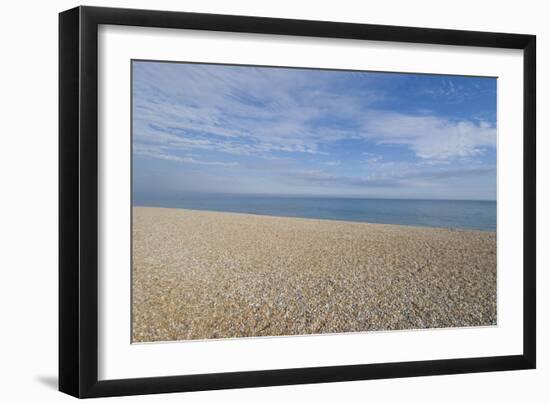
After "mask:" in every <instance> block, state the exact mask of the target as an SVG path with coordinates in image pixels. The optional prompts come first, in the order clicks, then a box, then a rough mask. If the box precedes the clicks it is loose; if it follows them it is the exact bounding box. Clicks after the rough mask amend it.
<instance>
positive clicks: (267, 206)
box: [133, 194, 496, 231]
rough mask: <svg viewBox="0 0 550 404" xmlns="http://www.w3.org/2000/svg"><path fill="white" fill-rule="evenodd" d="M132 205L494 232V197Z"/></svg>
mask: <svg viewBox="0 0 550 404" xmlns="http://www.w3.org/2000/svg"><path fill="white" fill-rule="evenodd" d="M133 205H134V206H155V207H165V208H183V209H197V210H212V211H218V212H236V213H251V214H256V215H270V216H285V217H302V218H312V219H330V220H347V221H352V222H368V223H386V224H399V225H407V226H429V227H445V228H455V229H475V230H484V231H496V202H495V201H459V200H417V199H359V198H331V197H283V196H256V195H219V194H217V195H206V194H198V195H185V196H181V197H166V198H158V197H157V198H155V197H143V196H136V195H134V198H133Z"/></svg>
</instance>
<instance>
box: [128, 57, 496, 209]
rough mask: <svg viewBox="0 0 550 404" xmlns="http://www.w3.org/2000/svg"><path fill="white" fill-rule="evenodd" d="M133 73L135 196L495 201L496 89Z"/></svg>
mask: <svg viewBox="0 0 550 404" xmlns="http://www.w3.org/2000/svg"><path fill="white" fill-rule="evenodd" d="M132 69H133V83H132V92H133V94H132V97H133V130H132V131H133V189H134V195H149V196H154V195H158V196H159V197H170V196H176V197H177V196H179V195H182V194H185V193H187V192H224V193H227V192H234V193H258V194H281V195H327V196H341V197H347V196H350V197H372V198H379V197H382V198H420V199H490V200H494V199H496V86H497V81H496V79H494V78H474V77H461V76H441V75H425V74H423V75H419V74H392V73H375V72H355V71H354V72H351V71H329V70H311V69H288V68H270V67H245V66H228V65H206V64H190V63H161V62H143V61H134V62H133V64H132Z"/></svg>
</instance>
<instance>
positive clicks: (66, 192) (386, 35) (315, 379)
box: [59, 7, 536, 398]
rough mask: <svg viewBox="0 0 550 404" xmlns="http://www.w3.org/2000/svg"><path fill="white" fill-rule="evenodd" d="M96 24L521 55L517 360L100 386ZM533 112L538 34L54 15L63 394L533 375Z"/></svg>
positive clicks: (150, 15)
mask: <svg viewBox="0 0 550 404" xmlns="http://www.w3.org/2000/svg"><path fill="white" fill-rule="evenodd" d="M100 24H113V25H126V26H140V27H159V28H180V29H195V30H209V31H226V32H242V33H259V34H277V35H293V36H308V37H320V38H321V37H322V38H344V39H359V40H376V41H390V42H405V43H426V44H439V45H449V46H453V45H463V46H476V47H487V48H510V49H520V50H523V60H524V78H523V80H524V83H523V85H524V89H523V105H524V110H523V120H524V123H523V125H524V126H523V139H524V155H523V168H524V178H523V179H524V190H523V192H524V199H523V200H524V211H523V218H524V233H523V243H524V245H523V248H524V260H523V354H521V355H513V356H495V357H483V358H467V359H445V360H428V361H416V362H399V363H379V364H364V365H350V366H331V367H314V368H299V369H281V370H263V371H250V372H235V373H218V374H191V375H181V376H170V377H151V378H139V379H122V380H105V381H100V380H98V376H97V375H98V322H97V319H98V270H97V265H98V139H97V130H98V87H97V85H98V65H97V63H98V54H97V53H98V26H99V25H100ZM535 107H536V37H535V36H534V35H519V34H504V33H489V32H472V31H458V30H443V29H426V28H410V27H397V26H382V25H368V24H351V23H340V22H323V21H308V20H289V19H279V18H261V17H245V16H230V15H214V14H197V13H185V12H167V11H150V10H131V9H114V8H97V7H77V8H73V9H71V10H68V11H64V12H62V13H60V15H59V390H60V391H62V392H65V393H67V394H70V395H72V396H75V397H81V398H85V397H104V396H120V395H134V394H150V393H168V392H183V391H196V390H213V389H227V388H243V387H260V386H274V385H291V384H301V383H324V382H336V381H350V380H364V379H382V378H396V377H411V376H427V375H442V374H459V373H470V372H489V371H502V370H514V369H533V368H535V366H536V365H535V364H536V323H535V321H536V290H535V281H536V279H535V277H536V227H535V226H536V224H535V211H536V201H535V193H536V171H535V167H536V161H535V158H536V155H535V145H536V138H535V137H536V133H535V130H536V129H535V121H536V108H535ZM518 270H519V268H518Z"/></svg>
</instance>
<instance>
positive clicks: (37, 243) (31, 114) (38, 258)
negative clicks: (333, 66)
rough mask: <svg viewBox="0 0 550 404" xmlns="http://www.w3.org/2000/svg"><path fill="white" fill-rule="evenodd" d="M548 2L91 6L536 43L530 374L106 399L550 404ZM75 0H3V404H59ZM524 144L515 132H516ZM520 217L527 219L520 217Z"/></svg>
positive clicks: (293, 0) (164, 0) (281, 0)
mask: <svg viewBox="0 0 550 404" xmlns="http://www.w3.org/2000/svg"><path fill="white" fill-rule="evenodd" d="M545 3H546V2H543V1H534V0H533V1H532V0H523V1H520V2H518V1H514V2H503V1H496V0H491V1H479V0H476V1H471V0H462V1H453V2H444V1H438V0H434V1H431V0H417V1H407V0H399V1H397V0H387V1H372V2H370V4H369V2H367V1H352V0H339V1H331V2H324V3H323V2H321V1H320V0H317V1H298V0H288V1H287V0H278V1H270V2H266V1H258V0H231V1H222V0H187V1H185V2H182V1H169V0H157V1H155V2H152V1H150V2H147V1H137V0H134V1H118V0H110V1H90V2H89V3H87V5H98V6H111V7H133V8H156V9H165V10H181V11H198V12H210V13H226V14H244V15H258V16H272V17H286V18H304V19H318V20H334V21H348V22H362V23H375V24H389V25H409V26H421V27H434V28H456V29H468V30H484V31H502V32H518V33H531V34H536V35H537V36H538V66H537V68H538V72H539V74H538V78H537V79H538V108H537V109H538V114H539V119H538V160H539V162H538V207H539V208H538V227H539V230H538V250H539V251H538V307H539V315H538V319H539V323H538V324H539V326H538V339H539V344H538V348H539V356H538V369H537V370H534V371H516V372H500V373H487V374H469V375H461V376H438V377H422V378H412V379H397V380H379V381H365V382H347V383H332V384H322V385H305V386H290V387H288V386H285V387H274V388H262V389H244V390H226V391H217V392H200V393H185V394H168V395H157V396H142V397H130V398H115V399H110V400H109V401H110V402H127V403H145V402H147V403H153V402H158V403H169V402H173V403H175V402H180V401H181V400H186V402H189V403H215V402H237V401H238V402H240V403H254V402H273V403H280V402H289V401H292V402H300V401H303V402H327V403H328V402H334V401H344V402H364V401H366V400H369V401H371V402H381V401H383V402H422V403H440V402H446V403H463V402H465V401H473V402H519V401H523V400H525V401H526V402H536V403H539V402H540V403H542V402H548V400H549V399H550V388H549V387H548V385H549V383H550V350H549V349H548V344H549V343H548V341H550V321H549V320H548V317H549V313H548V312H549V310H548V308H549V307H550V284H549V279H550V276H549V275H548V272H547V271H545V268H547V267H548V266H549V264H550V233H549V232H548V231H546V230H544V228H545V227H546V228H548V227H550V213H549V211H548V210H547V209H544V206H550V185H549V181H548V176H547V174H546V173H547V172H548V171H549V170H550V160H549V159H545V155H544V151H545V150H547V151H550V144H549V143H550V141H549V140H548V137H546V136H545V135H546V134H547V133H548V131H549V129H550V119H549V118H548V115H547V114H545V112H546V111H548V110H549V109H550V94H549V91H550V86H549V84H550V78H549V76H548V74H544V72H550V25H548V15H549V12H548V10H545ZM78 4H79V3H77V2H74V1H65V0H63V1H57V2H55V3H53V2H44V1H42V2H39V1H29V0H27V1H20V2H7V3H5V4H4V6H3V8H2V17H3V18H2V22H1V23H0V30H1V35H0V38H1V39H0V41H1V44H2V46H1V55H2V59H1V61H0V103H1V108H0V110H1V111H2V114H1V118H0V123H1V126H0V192H1V197H0V237H1V239H0V246H1V247H0V269H1V273H2V275H3V277H2V278H0V314H1V316H0V372H1V373H0V386H1V387H0V401H2V402H6V403H18V402H29V403H32V402H42V403H49V402H52V403H57V402H59V403H62V402H69V401H70V400H71V398H70V397H69V396H66V395H63V394H61V393H59V392H57V391H56V384H57V13H58V12H60V11H62V10H65V9H68V8H71V7H73V6H76V5H78ZM518 135H519V134H518ZM518 214H521V212H518Z"/></svg>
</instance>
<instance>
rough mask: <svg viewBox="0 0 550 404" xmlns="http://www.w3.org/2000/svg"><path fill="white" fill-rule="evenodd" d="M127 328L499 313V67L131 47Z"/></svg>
mask: <svg viewBox="0 0 550 404" xmlns="http://www.w3.org/2000/svg"><path fill="white" fill-rule="evenodd" d="M131 69H132V82H131V91H132V122H131V124H132V179H131V180H132V229H131V230H132V269H131V270H132V342H134V343H144V342H162V341H186V340H207V339H224V338H241V337H283V336H295V335H317V334H333V333H356V332H373V331H403V330H419V329H440V328H458V327H489V326H496V325H497V265H496V257H497V256H496V254H497V244H496V227H497V200H496V199H497V175H496V153H497V146H496V145H497V116H496V115H497V79H496V78H494V77H472V76H452V75H438V74H418V73H387V72H370V71H351V70H329V69H311V68H294V67H293V68H285V67H269V66H244V65H222V64H203V63H190V62H168V61H148V60H133V61H132V62H131Z"/></svg>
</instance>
